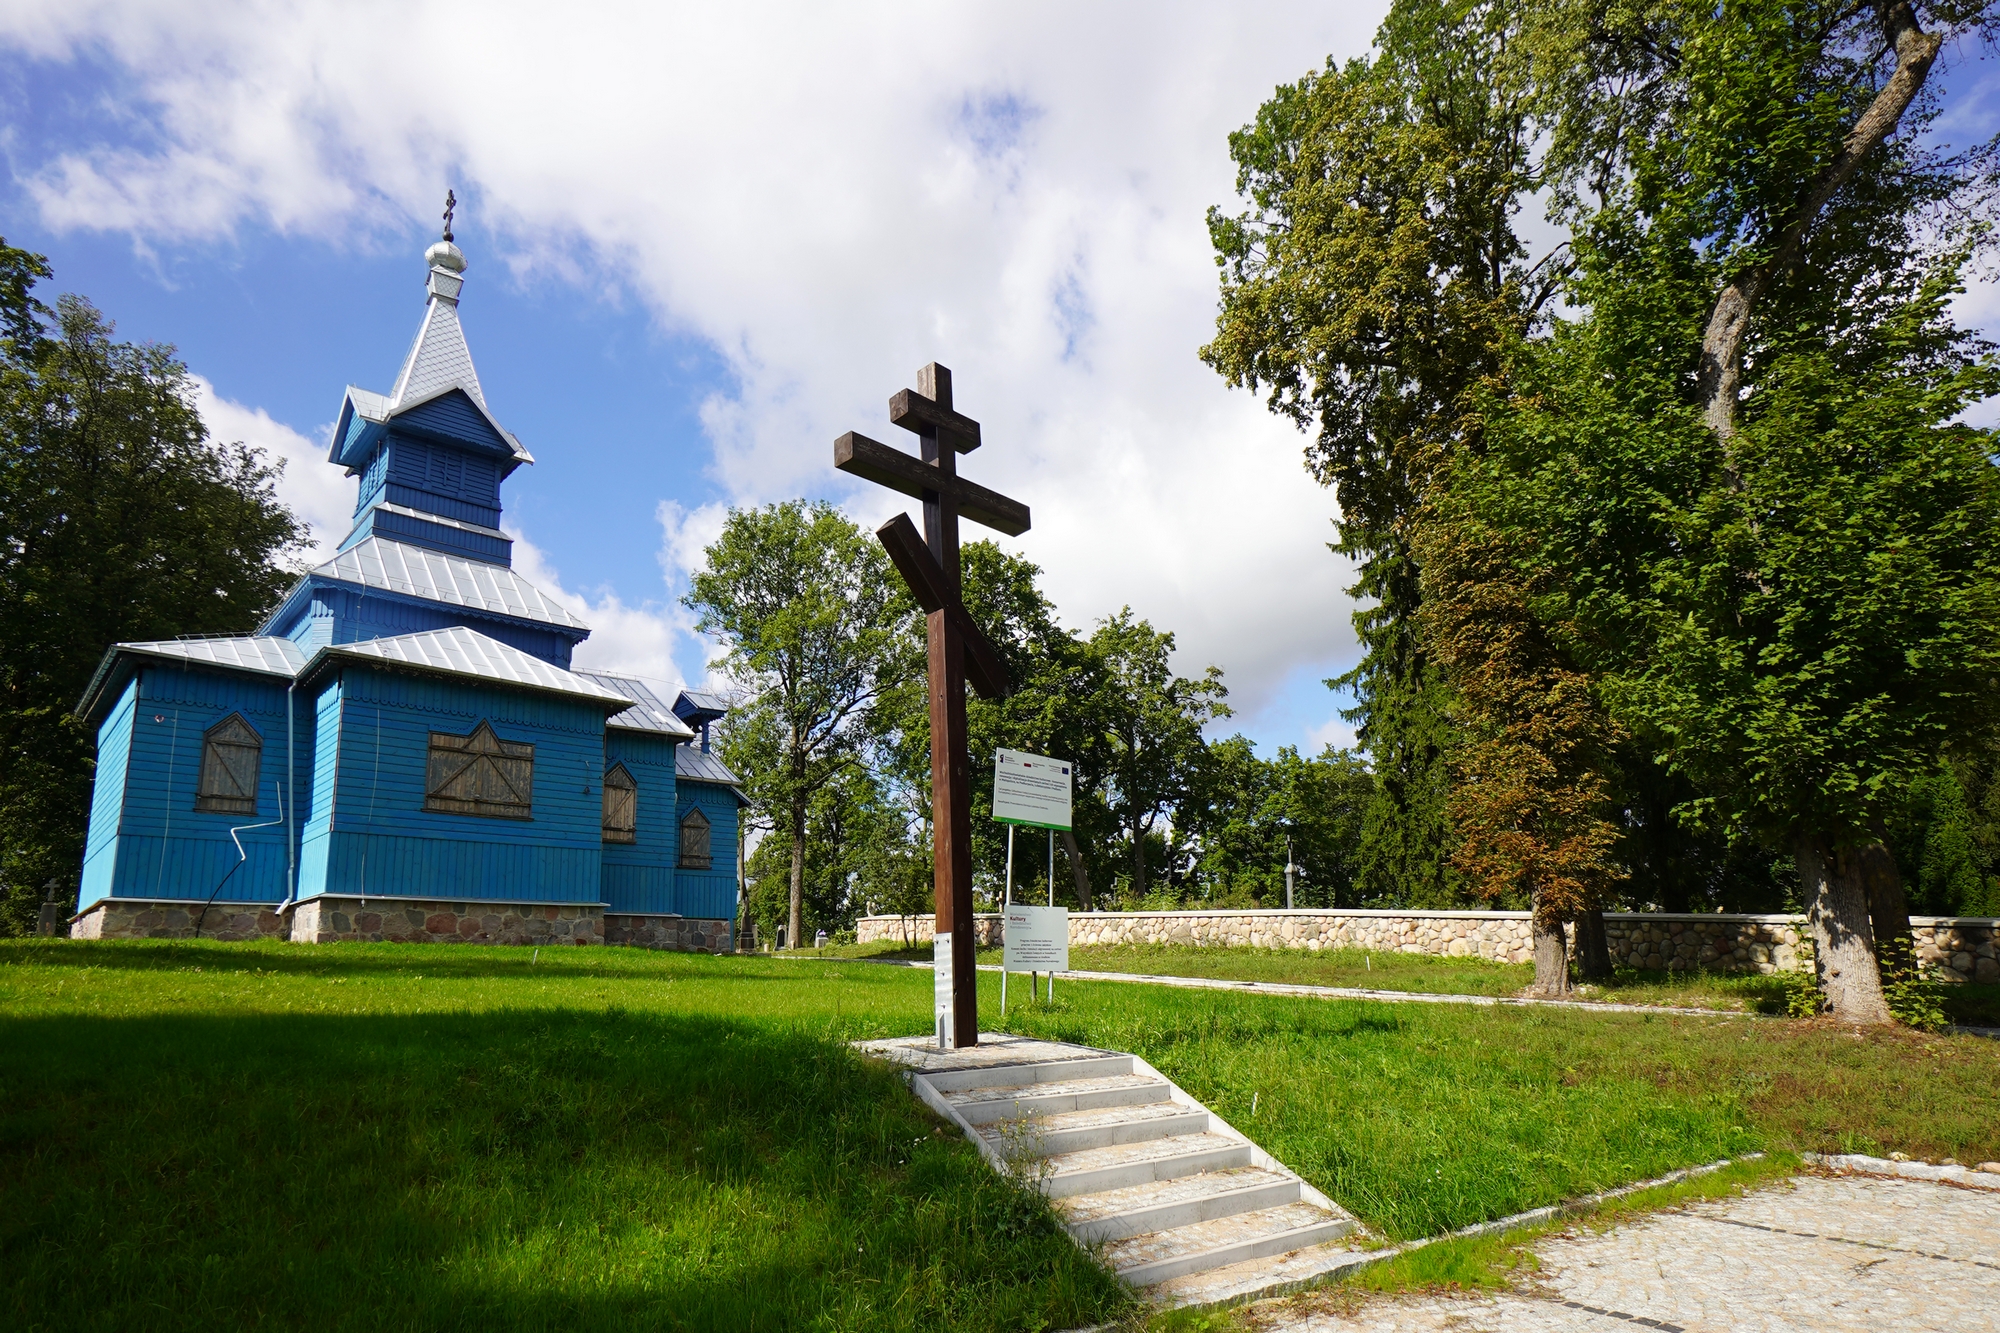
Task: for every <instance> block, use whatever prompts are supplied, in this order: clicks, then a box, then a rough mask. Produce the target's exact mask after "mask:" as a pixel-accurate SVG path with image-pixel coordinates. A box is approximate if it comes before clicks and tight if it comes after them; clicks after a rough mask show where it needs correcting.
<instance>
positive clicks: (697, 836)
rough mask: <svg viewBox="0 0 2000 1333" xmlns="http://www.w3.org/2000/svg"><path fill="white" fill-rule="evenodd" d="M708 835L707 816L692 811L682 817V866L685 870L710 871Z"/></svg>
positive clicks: (697, 811)
mask: <svg viewBox="0 0 2000 1333" xmlns="http://www.w3.org/2000/svg"><path fill="white" fill-rule="evenodd" d="M708 834H709V827H708V816H707V815H705V814H703V813H702V812H701V811H699V810H690V811H688V812H687V813H686V814H685V815H682V816H681V865H682V866H683V867H684V868H686V869H688V870H706V869H708V867H709V864H710V857H709V854H708Z"/></svg>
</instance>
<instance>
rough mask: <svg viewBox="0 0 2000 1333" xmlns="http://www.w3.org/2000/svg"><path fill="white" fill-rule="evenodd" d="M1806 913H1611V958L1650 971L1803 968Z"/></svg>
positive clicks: (1607, 925) (1607, 922)
mask: <svg viewBox="0 0 2000 1333" xmlns="http://www.w3.org/2000/svg"><path fill="white" fill-rule="evenodd" d="M1805 928H1806V926H1805V921H1804V919H1803V918H1800V917H1790V916H1735V915H1723V914H1720V913H1715V912H1694V913H1688V914H1686V915H1681V914H1677V913H1667V912H1646V913H1640V912H1606V913H1605V914H1604V938H1605V943H1607V944H1608V945H1609V946H1610V947H1611V960H1612V961H1613V962H1614V963H1618V964H1620V965H1622V966H1624V967H1633V968H1639V969H1642V970H1649V971H1665V972H1688V971H1693V970H1695V969H1702V970H1705V971H1709V972H1760V973H1765V974H1769V973H1772V972H1797V971H1799V970H1800V968H1799V939H1800V933H1801V932H1802V931H1804V930H1805Z"/></svg>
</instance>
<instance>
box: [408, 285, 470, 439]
mask: <svg viewBox="0 0 2000 1333" xmlns="http://www.w3.org/2000/svg"><path fill="white" fill-rule="evenodd" d="M452 388H457V389H463V390H465V392H466V396H467V397H469V398H471V399H472V401H473V402H475V403H478V404H479V405H480V406H481V407H485V406H486V395H485V394H484V393H482V392H481V391H480V388H479V372H478V371H477V370H474V369H473V368H472V349H471V348H469V347H467V346H466V345H465V330H464V329H462V328H460V327H459V323H458V302H457V301H454V300H451V299H449V298H447V297H442V296H433V297H431V299H430V304H429V305H428V306H427V307H426V308H425V310H424V322H423V323H421V324H419V325H418V326H417V338H416V341H415V342H413V343H411V344H410V354H409V355H408V356H406V357H404V358H403V371H402V373H401V374H400V375H398V376H396V387H395V388H393V389H391V390H390V391H389V407H390V410H391V411H396V410H399V409H401V408H404V407H407V406H409V405H410V404H412V403H419V402H422V401H423V400H424V399H426V398H431V397H434V396H435V395H436V394H437V393H438V391H439V390H441V389H452Z"/></svg>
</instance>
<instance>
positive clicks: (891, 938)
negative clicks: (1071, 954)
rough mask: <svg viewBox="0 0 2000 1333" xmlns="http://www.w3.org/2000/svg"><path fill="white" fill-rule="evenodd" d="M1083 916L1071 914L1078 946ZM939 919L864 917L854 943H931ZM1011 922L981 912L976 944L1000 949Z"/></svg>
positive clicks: (974, 930)
mask: <svg viewBox="0 0 2000 1333" xmlns="http://www.w3.org/2000/svg"><path fill="white" fill-rule="evenodd" d="M1078 915H1080V913H1071V915H1070V919H1069V938H1070V943H1072V944H1074V943H1076V921H1077V917H1078ZM936 928H937V919H936V918H935V917H932V916H928V915H926V916H864V917H862V918H861V919H860V920H858V921H856V922H855V923H854V941H855V943H857V944H870V943H874V942H875V941H878V940H879V941H885V942H888V943H893V944H902V943H903V942H905V941H909V942H910V943H912V944H929V943H930V942H931V939H932V937H933V936H934V935H936V933H937V929H936ZM1006 934H1007V923H1006V922H1005V921H1004V920H1002V919H1001V917H1000V915H999V913H997V912H981V913H979V914H978V915H976V916H974V917H973V918H972V938H973V942H974V945H975V946H976V947H978V948H981V949H994V948H998V947H999V945H1000V941H1001V940H1002V939H1004V938H1005V937H1006Z"/></svg>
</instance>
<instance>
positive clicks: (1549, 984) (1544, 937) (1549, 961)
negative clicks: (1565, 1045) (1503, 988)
mask: <svg viewBox="0 0 2000 1333" xmlns="http://www.w3.org/2000/svg"><path fill="white" fill-rule="evenodd" d="M1531 915H1532V917H1533V929H1532V935H1533V939H1534V943H1535V984H1534V985H1533V986H1531V987H1529V989H1530V990H1531V991H1533V992H1534V993H1535V994H1536V995H1543V996H1547V997H1548V998H1550V999H1565V998H1567V997H1568V995H1569V993H1570V989H1569V948H1568V943H1567V941H1565V940H1564V939H1563V928H1562V921H1561V919H1560V918H1558V917H1557V916H1556V915H1555V914H1554V913H1553V912H1549V911H1546V910H1545V909H1544V907H1543V904H1542V895H1541V893H1540V892H1539V891H1538V892H1537V893H1536V894H1535V900H1534V911H1533V913H1532V914H1531Z"/></svg>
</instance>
